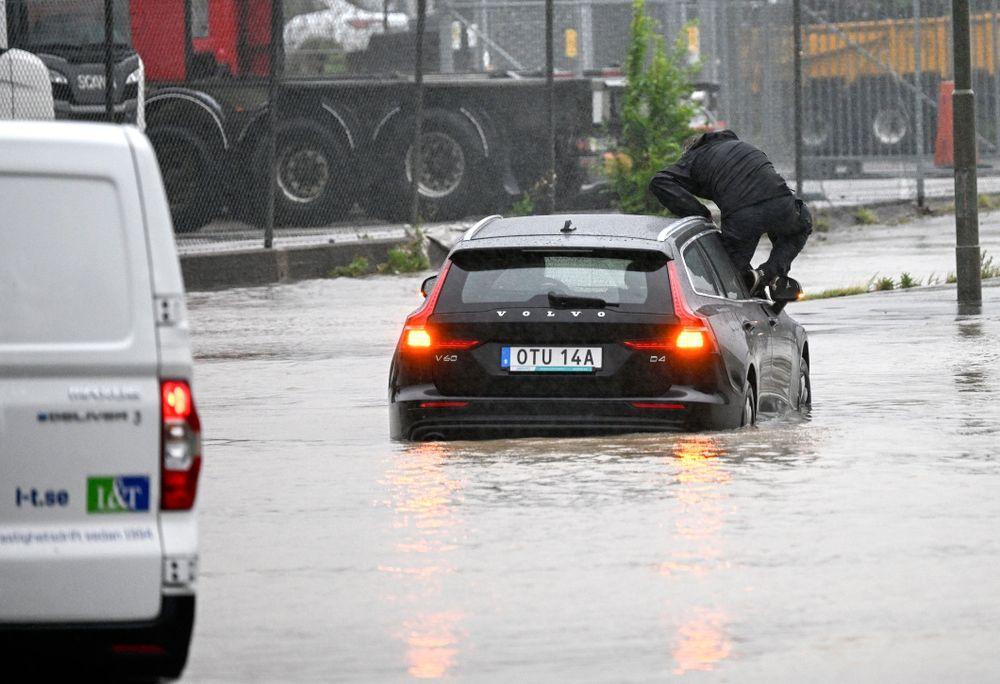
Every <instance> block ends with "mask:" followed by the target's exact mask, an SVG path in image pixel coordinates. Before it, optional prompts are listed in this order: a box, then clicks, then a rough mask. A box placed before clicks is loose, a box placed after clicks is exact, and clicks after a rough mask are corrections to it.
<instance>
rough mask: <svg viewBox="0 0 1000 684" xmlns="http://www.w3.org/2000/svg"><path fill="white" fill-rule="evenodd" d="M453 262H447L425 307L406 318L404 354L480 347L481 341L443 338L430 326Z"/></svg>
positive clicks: (401, 341)
mask: <svg viewBox="0 0 1000 684" xmlns="http://www.w3.org/2000/svg"><path fill="white" fill-rule="evenodd" d="M450 267H451V262H450V261H446V262H445V264H444V268H442V269H441V275H440V276H438V279H437V282H436V283H435V284H434V289H433V290H431V292H430V293H429V294H428V295H427V299H425V300H424V303H423V305H422V306H421V307H420V308H419V309H417V310H416V311H414V312H413V313H412V314H410V315H409V316H407V317H406V324H405V325H403V336H402V337H401V338H400V345H399V346H400V349H401V351H403V352H410V353H419V352H429V351H435V350H436V351H465V350H468V349H472V348H473V347H477V346H479V340H458V339H446V338H441V337H439V336H438V334H437V333H436V332H435V331H434V329H433V327H432V326H430V325H428V322H427V321H428V319H429V318H430V317H431V314H433V313H434V307H435V306H437V301H438V297H440V296H441V288H442V287H444V279H445V277H447V275H448V269H449V268H450Z"/></svg>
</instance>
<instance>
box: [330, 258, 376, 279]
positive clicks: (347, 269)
mask: <svg viewBox="0 0 1000 684" xmlns="http://www.w3.org/2000/svg"><path fill="white" fill-rule="evenodd" d="M371 272H372V268H371V264H369V263H368V259H367V258H365V257H363V256H358V257H354V260H353V261H352V262H351V263H349V264H347V265H346V266H337V267H336V268H332V269H330V272H329V274H328V275H329V277H331V278H360V277H362V276H366V275H368V274H369V273H371Z"/></svg>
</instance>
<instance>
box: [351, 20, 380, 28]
mask: <svg viewBox="0 0 1000 684" xmlns="http://www.w3.org/2000/svg"><path fill="white" fill-rule="evenodd" d="M347 23H348V25H350V27H351V28H356V29H358V30H361V31H363V30H364V29H367V28H370V27H372V26H375V25H376V24H379V23H381V20H377V19H357V18H355V19H348V20H347Z"/></svg>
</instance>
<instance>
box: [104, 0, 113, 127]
mask: <svg viewBox="0 0 1000 684" xmlns="http://www.w3.org/2000/svg"><path fill="white" fill-rule="evenodd" d="M104 113H105V115H106V116H107V117H108V123H114V122H115V6H114V0H104Z"/></svg>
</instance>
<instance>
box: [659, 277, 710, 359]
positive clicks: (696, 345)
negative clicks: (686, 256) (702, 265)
mask: <svg viewBox="0 0 1000 684" xmlns="http://www.w3.org/2000/svg"><path fill="white" fill-rule="evenodd" d="M667 272H668V273H669V275H670V297H671V299H672V300H673V302H674V315H675V316H677V318H679V319H680V321H681V329H680V331H679V332H678V333H677V336H676V337H675V338H674V340H673V342H674V348H675V349H677V350H679V351H688V352H698V351H715V336H714V335H713V334H712V329H711V328H710V327H709V325H708V321H707V320H706V319H705V318H704V317H703V316H699V315H698V314H696V313H695V312H694V311H692V310H691V307H690V306H688V303H687V300H686V299H684V291H683V290H682V289H681V281H680V277H679V276H678V275H677V264H676V263H675V262H673V261H668V262H667Z"/></svg>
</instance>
